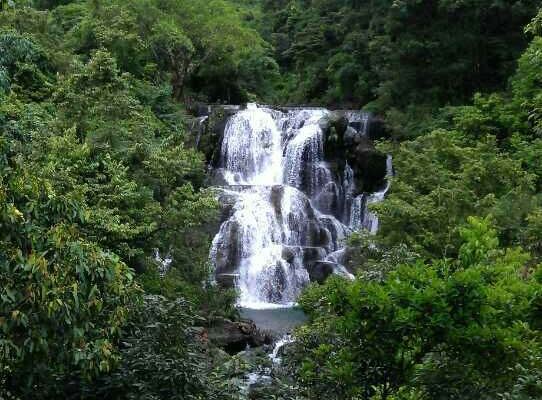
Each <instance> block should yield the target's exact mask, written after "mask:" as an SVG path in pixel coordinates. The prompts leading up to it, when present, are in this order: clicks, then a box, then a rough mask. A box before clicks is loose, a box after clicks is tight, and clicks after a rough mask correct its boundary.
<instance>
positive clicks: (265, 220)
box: [210, 105, 391, 309]
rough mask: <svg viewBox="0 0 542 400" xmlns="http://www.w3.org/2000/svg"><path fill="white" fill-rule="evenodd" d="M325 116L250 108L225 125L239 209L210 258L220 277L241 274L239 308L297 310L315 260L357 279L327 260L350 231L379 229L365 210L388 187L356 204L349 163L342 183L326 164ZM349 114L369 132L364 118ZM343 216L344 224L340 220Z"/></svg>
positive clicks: (225, 162)
mask: <svg viewBox="0 0 542 400" xmlns="http://www.w3.org/2000/svg"><path fill="white" fill-rule="evenodd" d="M327 113H328V111H327V110H324V109H311V110H293V111H289V112H284V113H283V112H278V111H275V110H270V109H266V108H260V107H257V106H255V105H250V106H249V107H248V108H247V109H246V110H243V111H239V112H238V113H236V114H235V115H234V116H233V117H231V118H230V120H229V121H228V123H227V125H226V128H225V132H224V137H223V142H222V148H221V167H222V173H223V178H224V180H225V181H226V183H227V184H228V185H229V186H230V189H231V190H229V191H227V193H228V194H230V195H232V196H235V204H234V206H233V210H232V213H231V216H230V217H229V219H228V220H226V221H225V222H224V223H223V224H222V226H221V228H220V231H219V233H218V234H217V236H216V237H215V239H214V240H213V245H212V249H211V255H210V257H211V259H212V260H213V262H214V263H215V266H216V267H217V268H218V269H219V270H220V271H221V272H224V270H225V271H227V272H228V273H235V274H237V275H238V278H237V282H236V284H237V287H238V290H239V296H240V297H239V305H240V306H241V307H246V308H251V309H265V308H279V307H289V306H292V305H293V304H295V301H296V299H297V297H298V295H299V293H300V291H301V290H302V289H303V288H304V287H305V286H306V285H307V284H308V283H309V271H310V269H311V268H314V265H317V263H318V262H321V263H327V265H334V269H333V272H334V273H337V274H340V275H343V276H347V277H352V275H351V274H350V273H349V272H348V271H347V270H346V268H344V267H343V266H342V265H341V264H340V262H339V260H334V259H333V258H330V257H329V255H330V254H335V253H337V252H338V251H340V250H341V249H342V248H343V247H344V239H345V238H346V236H347V235H348V234H349V233H350V232H351V231H352V230H357V229H361V228H366V229H368V230H369V231H371V232H374V231H376V229H377V228H378V217H377V216H376V215H374V214H373V213H368V212H366V211H367V210H366V206H367V204H369V203H372V202H375V201H379V200H381V199H382V198H383V197H384V196H385V194H386V191H387V187H386V188H385V189H384V190H383V191H381V192H377V193H374V194H372V195H370V196H369V197H368V199H367V201H364V197H363V196H364V195H361V196H358V197H356V198H353V193H354V191H355V187H354V185H355V184H354V176H353V172H352V170H351V169H350V167H348V165H346V166H344V174H343V176H342V177H334V174H333V173H332V171H331V169H330V167H329V165H328V164H327V163H326V162H325V160H324V138H323V132H322V129H321V127H320V125H319V123H318V121H319V120H320V119H321V118H322V117H324V116H325V115H326V114H327ZM347 116H348V117H349V119H351V120H352V121H354V122H355V123H357V124H358V125H360V126H361V129H362V130H363V133H365V130H366V129H367V120H368V116H367V114H363V113H355V112H352V113H349V114H347ZM389 164H390V167H389V168H390V173H391V160H390V163H389ZM346 209H348V210H349V212H348V214H349V215H347V216H345V215H344V212H345V211H344V210H346ZM345 218H347V223H346V224H344V223H342V222H341V220H344V219H345Z"/></svg>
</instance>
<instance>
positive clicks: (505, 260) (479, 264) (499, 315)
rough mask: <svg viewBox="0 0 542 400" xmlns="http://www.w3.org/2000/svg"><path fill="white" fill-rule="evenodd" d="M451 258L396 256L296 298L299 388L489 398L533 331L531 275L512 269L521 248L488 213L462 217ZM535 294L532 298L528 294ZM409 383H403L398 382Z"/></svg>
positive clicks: (509, 377)
mask: <svg viewBox="0 0 542 400" xmlns="http://www.w3.org/2000/svg"><path fill="white" fill-rule="evenodd" d="M461 237H462V240H463V244H462V246H461V249H460V252H459V256H458V258H457V259H455V260H451V259H442V260H436V261H434V262H432V263H430V264H426V263H424V262H423V261H421V260H418V261H417V262H415V263H413V264H409V265H398V266H397V268H396V270H395V271H392V272H390V273H389V274H388V275H387V276H386V277H385V279H384V280H376V281H367V280H357V281H354V282H350V283H347V282H345V281H343V280H341V279H340V278H335V279H332V280H330V281H328V282H327V283H326V284H325V285H324V286H321V287H320V286H314V287H312V288H311V289H310V290H309V291H308V292H307V293H306V294H304V295H303V296H302V298H301V300H300V303H301V305H302V306H303V308H304V310H306V312H308V314H309V317H310V320H311V323H310V324H309V325H308V326H307V327H304V328H303V329H301V330H300V331H299V332H298V334H297V335H296V338H297V340H296V343H297V344H296V350H295V353H294V357H298V358H297V360H298V362H299V364H296V365H297V367H296V371H297V373H298V374H299V376H300V378H301V382H303V383H304V384H305V388H306V393H308V395H309V396H308V397H314V396H327V397H329V398H337V399H338V398H363V399H369V398H372V397H371V396H373V395H375V394H377V392H378V393H379V396H380V397H378V398H382V399H385V398H391V396H392V395H397V394H398V393H399V392H402V391H407V392H408V391H409V390H410V389H408V388H411V389H412V390H415V391H416V392H418V393H420V396H421V397H422V398H424V397H423V396H427V398H431V399H440V398H442V399H445V398H458V399H471V398H474V397H480V398H488V399H489V398H494V396H495V395H496V393H498V392H499V390H502V389H503V388H507V387H509V385H510V384H511V382H513V380H514V379H515V376H516V375H514V374H513V373H510V374H502V373H501V372H502V371H503V368H504V369H505V368H507V367H510V368H511V367H513V366H514V365H515V364H516V363H518V362H524V361H526V360H527V358H528V350H529V348H530V347H531V346H532V344H531V343H533V341H534V340H536V337H537V331H536V330H535V327H536V325H534V320H531V317H530V316H531V315H532V312H533V311H534V310H535V309H536V306H534V303H537V300H536V299H537V298H538V290H539V282H538V281H537V280H536V279H535V278H534V277H525V276H524V275H520V271H521V270H522V269H523V268H524V266H525V264H526V262H527V261H528V259H529V255H528V254H526V253H524V252H522V251H521V250H519V249H502V248H499V247H498V240H497V237H496V231H495V230H494V229H492V228H491V227H490V225H489V222H488V220H481V219H476V218H470V219H469V223H468V225H466V226H465V227H463V228H462V229H461ZM533 302H534V303H533ZM407 389H408V390H407Z"/></svg>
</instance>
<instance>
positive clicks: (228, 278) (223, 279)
mask: <svg viewBox="0 0 542 400" xmlns="http://www.w3.org/2000/svg"><path fill="white" fill-rule="evenodd" d="M238 278H239V274H216V282H217V283H218V284H219V285H220V286H221V287H223V288H226V289H231V288H234V287H235V282H236V281H237V279H238Z"/></svg>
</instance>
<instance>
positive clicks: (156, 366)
mask: <svg viewBox="0 0 542 400" xmlns="http://www.w3.org/2000/svg"><path fill="white" fill-rule="evenodd" d="M194 315H195V314H194V310H193V309H192V308H191V306H190V305H189V304H187V303H186V302H185V301H183V300H182V299H177V300H176V301H171V300H167V299H166V298H164V297H160V296H146V297H145V299H144V301H143V303H142V305H141V306H140V307H138V309H137V310H135V312H134V313H133V315H132V316H131V318H130V321H129V324H128V325H127V327H126V329H125V333H124V334H123V337H122V339H121V340H122V344H121V349H120V356H121V360H122V361H121V363H120V366H119V368H117V369H116V370H115V371H114V372H113V373H112V374H109V375H105V376H103V378H101V379H100V380H99V381H98V382H96V383H95V384H93V386H92V387H90V388H84V389H83V390H82V392H83V395H84V397H85V398H89V399H117V398H124V399H179V400H184V399H201V400H204V399H205V400H206V399H232V398H233V397H232V394H231V393H230V392H229V390H230V389H229V388H228V387H227V383H226V382H219V381H218V378H217V376H216V374H215V373H214V372H213V371H212V363H211V362H210V361H211V360H210V359H209V355H208V354H207V352H206V343H205V338H204V337H203V335H202V333H203V331H202V330H201V329H196V328H194V325H196V324H201V323H202V321H198V320H197V318H196V317H195V316H194ZM72 385H73V386H74V387H73V389H75V390H77V387H76V386H77V382H74V383H72Z"/></svg>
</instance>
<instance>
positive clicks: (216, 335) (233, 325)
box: [208, 319, 272, 354]
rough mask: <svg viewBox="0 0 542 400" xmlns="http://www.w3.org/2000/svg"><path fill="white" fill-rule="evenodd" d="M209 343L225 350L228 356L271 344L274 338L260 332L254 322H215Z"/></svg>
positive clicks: (219, 320) (210, 330)
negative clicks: (248, 348) (249, 348)
mask: <svg viewBox="0 0 542 400" xmlns="http://www.w3.org/2000/svg"><path fill="white" fill-rule="evenodd" d="M208 338H209V341H210V342H211V343H212V344H214V345H215V346H217V347H220V348H222V349H224V350H225V351H226V352H227V353H228V354H236V353H239V352H240V351H243V350H245V349H246V347H247V346H250V347H258V346H262V345H264V344H270V343H271V340H272V338H271V337H269V336H268V335H265V334H264V333H262V332H260V331H259V330H258V328H257V327H256V324H254V322H252V321H245V320H243V321H230V320H228V319H218V320H216V321H213V323H212V325H211V327H210V328H209V330H208Z"/></svg>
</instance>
